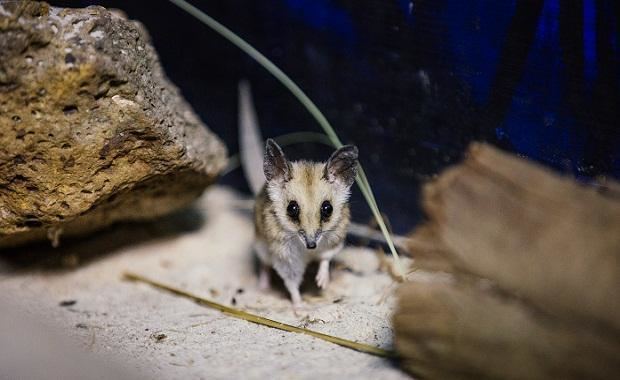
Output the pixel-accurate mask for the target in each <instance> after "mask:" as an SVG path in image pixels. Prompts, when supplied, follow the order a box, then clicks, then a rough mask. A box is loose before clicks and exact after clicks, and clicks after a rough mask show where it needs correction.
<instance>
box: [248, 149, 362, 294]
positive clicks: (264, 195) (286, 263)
mask: <svg viewBox="0 0 620 380" xmlns="http://www.w3.org/2000/svg"><path fill="white" fill-rule="evenodd" d="M289 168H290V178H285V179H280V180H272V181H268V182H267V183H266V184H265V186H264V187H263V189H262V190H261V192H260V193H259V194H258V195H257V197H256V205H255V214H254V218H255V229H256V242H257V244H256V251H257V254H258V256H259V258H260V259H261V261H262V263H263V264H264V266H265V267H267V266H269V267H273V268H274V269H276V271H277V272H278V273H279V274H280V276H281V277H282V279H283V280H284V283H285V285H286V287H287V289H288V290H289V292H290V293H291V297H292V299H293V303H294V304H296V305H298V304H299V302H300V298H299V290H298V288H299V285H300V283H301V279H302V278H303V273H304V271H305V268H306V266H307V264H308V263H309V262H310V261H312V260H318V261H320V262H321V265H320V269H319V274H318V275H317V284H318V285H319V287H322V288H323V287H325V286H327V283H328V280H329V261H330V260H331V258H332V257H333V256H334V255H335V254H336V253H338V251H340V249H341V248H342V245H343V243H344V239H345V237H346V231H347V227H348V224H349V220H350V211H349V205H348V199H349V195H350V189H349V188H350V184H346V183H343V182H342V181H338V180H336V181H331V182H329V181H328V180H327V179H326V178H325V168H326V164H325V163H313V162H307V161H298V162H290V166H289ZM293 200H294V201H296V202H297V203H298V204H299V208H300V213H299V222H295V221H294V220H292V219H291V218H290V217H289V216H288V215H287V206H288V205H289V202H291V201H293ZM324 201H329V202H330V203H331V205H332V207H333V212H332V215H331V216H330V217H329V219H328V220H325V221H322V220H321V212H320V209H321V205H322V204H323V202H324ZM300 230H303V231H304V232H305V233H306V234H308V235H310V236H318V239H317V242H316V243H317V248H316V249H307V248H306V245H305V242H304V240H303V238H302V237H301V236H300Z"/></svg>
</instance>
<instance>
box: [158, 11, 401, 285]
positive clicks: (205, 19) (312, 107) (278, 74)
mask: <svg viewBox="0 0 620 380" xmlns="http://www.w3.org/2000/svg"><path fill="white" fill-rule="evenodd" d="M170 2H172V3H173V4H175V5H176V6H178V7H179V8H181V9H183V10H184V11H186V12H187V13H189V14H190V15H192V16H193V17H195V18H197V19H198V20H200V21H201V22H202V23H203V24H205V25H207V26H208V27H209V28H211V29H213V30H214V31H215V32H217V33H218V34H220V35H221V36H222V37H224V38H226V39H227V40H228V41H229V42H231V43H232V44H234V45H235V46H237V47H238V48H239V49H241V50H242V51H243V52H245V53H246V54H247V55H249V56H250V57H252V58H253V59H254V60H255V61H256V62H258V64H260V65H261V66H263V68H265V70H267V71H268V72H269V73H271V75H273V76H274V77H275V78H276V79H277V80H278V81H279V82H280V83H282V85H283V86H284V87H286V88H287V89H288V90H289V91H290V92H291V93H292V94H293V95H294V96H295V97H296V98H297V99H298V100H299V102H300V103H301V104H303V105H304V107H306V109H307V110H308V112H310V114H311V115H312V116H313V117H314V118H315V119H316V121H317V122H318V123H319V125H320V126H321V128H323V131H325V134H326V135H327V136H328V137H329V139H330V140H331V142H332V143H333V144H334V146H335V147H337V148H339V147H341V146H342V145H343V144H342V141H340V139H339V138H338V135H337V134H336V131H335V130H334V128H333V127H332V126H331V124H330V123H329V121H327V118H326V117H325V116H324V115H323V113H322V112H321V111H320V110H319V108H318V107H317V106H316V104H314V102H313V101H312V100H311V99H310V98H309V97H308V96H307V95H306V94H305V93H304V92H303V90H302V89H301V88H300V87H299V86H298V85H297V84H296V83H295V82H294V81H293V80H292V79H291V78H290V77H289V76H288V75H286V74H285V73H284V72H283V71H282V70H280V68H279V67H278V66H276V65H275V64H274V63H273V62H271V61H270V60H269V58H267V57H265V56H264V55H263V54H262V53H261V52H259V51H258V50H256V49H255V48H254V47H253V46H252V45H250V44H249V43H247V42H246V41H245V40H244V39H243V38H241V37H239V36H238V35H237V34H235V33H234V32H233V31H231V30H230V29H228V28H227V27H225V26H224V25H222V24H220V23H219V22H218V21H216V20H215V19H213V18H212V17H211V16H209V15H207V14H206V13H204V12H203V11H201V10H200V9H198V8H196V7H195V6H193V5H191V4H190V3H188V2H187V1H184V0H170ZM356 181H357V184H358V186H359V188H360V190H361V192H362V195H363V196H364V198H365V199H366V202H367V203H368V206H369V207H370V210H371V211H372V213H373V215H374V217H375V219H376V220H377V223H378V224H379V228H380V229H381V232H382V233H383V235H384V236H385V240H386V241H387V242H388V247H389V248H390V252H391V253H392V256H393V257H394V261H395V263H396V267H397V269H398V272H399V273H400V275H401V277H402V279H403V280H404V279H405V270H404V268H403V267H402V264H401V262H400V259H399V257H398V252H397V251H396V248H395V247H394V242H393V241H392V238H391V236H390V234H389V232H388V230H387V227H386V225H385V222H384V221H383V217H382V216H381V212H380V211H379V207H378V205H377V201H376V200H375V197H374V194H373V192H372V189H371V188H370V183H368V178H367V177H366V173H365V172H364V169H362V167H361V165H360V167H359V175H358V177H357V179H356Z"/></svg>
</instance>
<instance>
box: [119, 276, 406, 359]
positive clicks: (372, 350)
mask: <svg viewBox="0 0 620 380" xmlns="http://www.w3.org/2000/svg"><path fill="white" fill-rule="evenodd" d="M123 277H124V278H125V279H127V280H130V281H138V282H143V283H145V284H148V285H151V286H153V287H155V288H157V289H161V290H165V291H167V292H169V293H172V294H174V295H177V296H180V297H184V298H188V299H190V300H192V301H194V302H196V303H197V304H199V305H202V306H207V307H210V308H212V309H216V310H219V311H221V312H222V313H225V314H228V315H230V316H232V317H235V318H239V319H243V320H246V321H248V322H253V323H257V324H259V325H263V326H268V327H272V328H274V329H278V330H284V331H288V332H293V333H298V334H306V335H310V336H313V337H315V338H319V339H322V340H324V341H326V342H330V343H334V344H337V345H339V346H343V347H347V348H350V349H352V350H355V351H360V352H364V353H367V354H371V355H376V356H381V357H393V356H395V353H394V352H393V351H388V350H384V349H382V348H379V347H375V346H371V345H368V344H363V343H357V342H353V341H351V340H347V339H343V338H338V337H336V336H331V335H327V334H323V333H320V332H317V331H313V330H308V329H304V328H302V327H296V326H291V325H287V324H286V323H281V322H277V321H274V320H272V319H268V318H264V317H261V316H258V315H256V314H251V313H248V312H245V311H242V310H238V309H235V308H232V307H229V306H225V305H222V304H219V303H217V302H214V301H211V300H208V299H206V298H202V297H199V296H197V295H194V294H191V293H189V292H186V291H184V290H181V289H178V288H175V287H172V286H169V285H166V284H162V283H161V282H157V281H154V280H151V279H149V278H146V277H143V276H140V275H138V274H135V273H129V272H126V273H125V274H124V275H123Z"/></svg>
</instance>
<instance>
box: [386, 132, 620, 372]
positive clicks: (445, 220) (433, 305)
mask: <svg viewBox="0 0 620 380" xmlns="http://www.w3.org/2000/svg"><path fill="white" fill-rule="evenodd" d="M612 185H613V186H612ZM612 185H610V186H609V187H607V186H604V187H600V186H599V187H593V186H585V185H580V184H578V183H576V182H575V181H573V180H572V179H569V178H562V177H559V176H557V175H555V174H553V173H551V172H549V171H548V170H546V169H543V168H541V167H540V166H538V165H536V164H533V163H531V162H528V161H526V160H524V159H521V158H518V157H515V156H513V155H510V154H507V153H504V152H501V151H499V150H497V149H495V148H493V147H491V146H488V145H484V144H473V145H472V147H471V148H470V150H469V154H468V157H467V159H466V160H465V162H463V163H462V164H461V165H458V166H456V167H454V168H451V169H449V170H447V171H446V172H445V173H444V174H442V175H441V176H440V177H439V178H438V179H437V180H436V181H435V182H433V183H430V184H428V185H427V186H426V187H425V189H424V199H423V205H424V208H425V210H426V213H427V215H428V217H429V221H428V222H427V223H426V224H425V225H423V226H421V227H420V228H418V229H417V231H415V232H414V234H413V235H412V237H411V240H410V247H409V251H410V252H412V254H413V255H414V257H415V264H414V265H415V267H416V268H415V269H417V271H416V272H414V275H413V276H412V281H410V282H408V283H407V284H405V285H403V286H402V288H401V289H400V294H399V309H398V311H397V313H396V314H395V316H394V325H395V331H396V345H397V349H398V350H399V352H400V354H401V355H402V357H403V359H404V360H403V363H404V365H405V367H406V368H407V369H409V370H410V371H411V372H413V373H415V374H419V375H422V376H423V377H429V378H514V379H523V378H528V379H529V378H614V375H616V378H620V377H619V376H620V197H619V196H618V193H617V190H615V186H616V185H614V184H612ZM424 272H432V273H433V274H432V275H430V276H429V275H428V273H427V275H426V276H421V274H422V273H424ZM419 278H424V279H426V280H425V281H420V280H417V279H419Z"/></svg>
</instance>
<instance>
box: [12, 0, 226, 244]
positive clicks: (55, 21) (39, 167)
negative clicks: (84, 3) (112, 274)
mask: <svg viewBox="0 0 620 380" xmlns="http://www.w3.org/2000/svg"><path fill="white" fill-rule="evenodd" d="M225 165H226V149H225V147H224V146H223V145H222V143H221V142H220V140H219V139H218V138H217V137H216V136H215V135H214V134H213V133H212V132H210V131H209V130H208V129H207V128H206V127H205V126H204V124H203V123H202V122H201V121H200V120H199V119H198V118H197V116H196V115H195V114H194V112H193V111H192V109H191V108H190V106H189V105H188V104H187V103H186V102H185V101H184V100H183V99H182V97H181V96H180V94H179V91H178V89H177V88H176V87H175V86H174V85H173V84H171V83H170V82H169V81H168V80H167V78H166V77H165V75H164V73H163V71H162V68H161V66H160V64H159V61H158V58H157V55H156V53H155V50H154V49H153V47H152V46H151V45H150V42H149V37H148V34H147V32H146V31H145V29H144V27H143V26H142V25H141V24H139V23H138V22H135V21H130V20H127V19H126V17H125V16H124V15H122V14H121V13H120V12H117V11H110V10H107V9H105V8H102V7H88V8H84V9H68V8H67V9H65V8H55V7H51V6H49V5H47V4H46V3H40V2H30V1H23V2H18V1H16V2H2V3H0V247H7V246H14V245H18V244H22V243H25V242H28V241H32V240H37V239H44V238H50V239H51V240H53V241H56V240H57V237H58V235H59V234H60V233H61V232H62V233H63V234H81V233H87V232H90V231H93V230H96V229H100V228H102V227H105V226H107V225H109V224H111V223H114V222H116V221H126V220H142V219H149V218H153V217H157V216H160V215H163V214H166V213H169V212H171V211H173V210H176V209H178V208H180V207H183V206H185V205H187V204H188V203H189V202H191V201H192V200H193V199H195V198H196V197H197V196H199V195H200V194H201V193H202V191H203V190H204V189H205V187H206V186H207V185H208V184H210V183H212V182H213V181H214V180H215V178H216V177H217V175H218V173H219V172H220V171H221V169H222V168H223V167H224V166H225Z"/></svg>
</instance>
